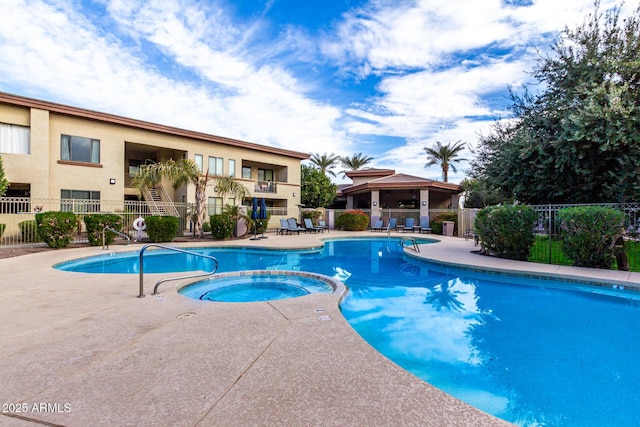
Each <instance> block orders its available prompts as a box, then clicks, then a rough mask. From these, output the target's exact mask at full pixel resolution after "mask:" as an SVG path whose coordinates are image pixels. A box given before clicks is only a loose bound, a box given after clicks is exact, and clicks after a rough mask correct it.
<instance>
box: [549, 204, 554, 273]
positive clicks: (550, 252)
mask: <svg viewBox="0 0 640 427" xmlns="http://www.w3.org/2000/svg"><path fill="white" fill-rule="evenodd" d="M551 212H552V211H551V205H549V264H551V254H552V252H553V250H552V244H553V242H552V238H551V234H552V230H551V224H552V222H551Z"/></svg>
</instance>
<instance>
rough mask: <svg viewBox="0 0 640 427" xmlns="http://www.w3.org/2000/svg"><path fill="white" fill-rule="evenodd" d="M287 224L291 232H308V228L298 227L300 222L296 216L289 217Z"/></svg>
mask: <svg viewBox="0 0 640 427" xmlns="http://www.w3.org/2000/svg"><path fill="white" fill-rule="evenodd" d="M287 224H288V225H289V231H290V232H291V233H298V234H300V232H301V231H304V232H306V231H307V230H306V229H304V228H300V227H298V223H297V221H296V219H295V218H289V219H288V220H287Z"/></svg>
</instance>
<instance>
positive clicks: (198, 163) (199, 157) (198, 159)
mask: <svg viewBox="0 0 640 427" xmlns="http://www.w3.org/2000/svg"><path fill="white" fill-rule="evenodd" d="M193 160H194V162H196V166H197V167H198V170H199V171H200V173H202V161H203V158H202V154H196V155H195V156H194V158H193Z"/></svg>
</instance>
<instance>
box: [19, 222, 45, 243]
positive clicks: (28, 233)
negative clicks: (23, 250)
mask: <svg viewBox="0 0 640 427" xmlns="http://www.w3.org/2000/svg"><path fill="white" fill-rule="evenodd" d="M18 227H20V236H21V237H22V242H23V243H35V242H39V241H40V236H38V224H37V223H36V220H35V219H28V220H26V221H22V222H20V223H18Z"/></svg>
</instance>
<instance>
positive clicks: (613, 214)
mask: <svg viewBox="0 0 640 427" xmlns="http://www.w3.org/2000/svg"><path fill="white" fill-rule="evenodd" d="M558 219H559V220H560V223H561V224H560V242H561V245H562V250H563V252H564V253H565V254H566V255H567V257H568V258H569V259H570V260H571V261H572V262H573V264H574V265H577V266H580V267H596V268H611V267H612V266H613V262H614V261H615V259H616V258H615V253H616V250H617V248H616V241H617V240H618V239H619V238H620V237H621V236H622V234H623V232H624V229H623V225H624V213H623V212H622V211H619V210H617V209H612V208H607V207H604V206H579V207H573V208H565V209H561V210H560V211H559V212H558Z"/></svg>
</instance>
